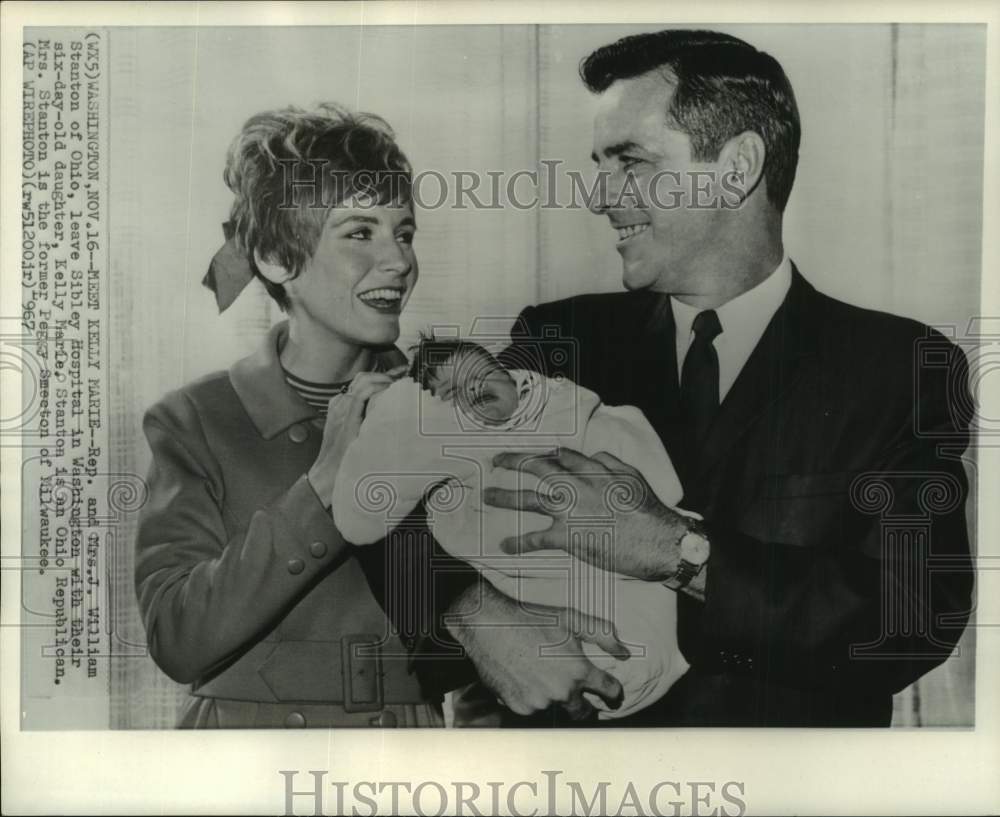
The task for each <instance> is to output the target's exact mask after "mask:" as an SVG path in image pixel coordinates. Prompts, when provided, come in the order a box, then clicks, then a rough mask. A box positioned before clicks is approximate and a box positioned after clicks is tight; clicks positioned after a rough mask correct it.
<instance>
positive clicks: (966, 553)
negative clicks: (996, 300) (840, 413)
mask: <svg viewBox="0 0 1000 817" xmlns="http://www.w3.org/2000/svg"><path fill="white" fill-rule="evenodd" d="M935 346H936V348H937V351H938V352H939V353H940V354H941V355H942V356H943V357H942V358H941V359H943V360H948V361H949V362H948V365H947V366H941V367H940V368H938V369H935V370H933V371H931V372H922V376H921V377H920V378H919V380H917V381H914V380H913V378H912V377H909V375H907V376H906V377H904V378H902V379H903V380H905V381H907V382H908V385H909V386H911V387H912V388H911V390H910V391H909V392H908V393H905V394H902V395H901V399H900V400H899V402H898V405H897V406H896V407H895V408H893V407H890V406H886V407H885V415H886V416H887V418H889V419H887V421H886V425H885V428H886V430H887V432H888V430H889V429H893V428H894V429H895V431H894V433H885V434H883V435H882V438H883V439H884V440H885V443H884V445H882V446H881V449H880V454H879V455H878V456H877V457H875V458H874V459H873V461H872V462H870V463H868V464H866V467H865V469H864V471H863V472H861V473H859V474H857V475H856V476H855V478H854V479H853V481H852V483H851V485H850V486H849V487H848V488H847V489H845V491H846V493H847V494H848V495H845V496H844V497H842V500H841V503H842V507H843V509H844V510H843V516H844V518H845V519H847V520H848V522H847V524H845V525H844V531H845V540H844V541H842V542H836V543H830V544H829V545H828V546H826V547H817V546H814V545H806V544H804V543H796V542H791V543H789V542H781V543H777V542H768V541H761V540H760V539H757V538H754V537H751V536H747V535H745V534H743V533H741V532H740V531H736V530H731V529H727V528H726V526H725V520H711V519H709V520H706V524H707V528H708V530H709V539H710V541H711V543H712V551H711V556H710V557H709V562H708V573H707V577H706V587H705V602H704V605H700V603H697V602H694V601H693V600H691V599H684V602H685V604H686V605H687V606H688V607H689V609H691V608H693V607H695V606H698V607H701V608H702V609H701V610H700V611H699V612H700V615H701V620H702V627H701V630H700V632H701V636H700V643H699V644H698V645H696V646H695V653H696V656H695V658H694V660H693V661H692V663H693V664H695V665H696V666H698V665H701V666H703V667H705V666H706V665H707V666H708V668H709V669H713V668H714V669H715V670H722V671H724V672H727V673H736V674H750V675H755V676H757V677H759V678H761V679H763V680H767V681H769V682H775V683H786V684H789V685H792V686H800V687H801V686H805V687H830V686H834V687H836V688H838V689H841V690H846V689H855V690H858V691H859V692H860V691H864V692H867V693H874V692H881V693H886V694H891V693H895V692H898V691H899V690H901V689H903V688H904V687H906V686H908V685H909V684H911V683H913V682H914V681H915V680H916V679H917V678H919V677H920V676H921V675H923V674H924V673H926V672H927V671H929V670H930V669H932V668H933V667H934V666H936V665H938V664H940V663H941V662H943V661H944V660H945V659H946V658H948V656H949V655H950V654H951V652H952V650H953V648H954V646H955V643H956V642H957V641H958V638H959V637H960V635H961V633H962V631H963V629H964V627H965V625H966V622H967V621H968V619H969V616H970V613H971V609H972V586H973V564H972V558H971V556H970V550H969V539H968V532H967V524H966V517H965V513H966V509H965V501H966V498H967V495H968V482H967V478H966V474H965V470H964V467H963V464H962V462H961V459H960V457H959V455H960V454H961V452H962V451H963V450H964V449H965V447H966V445H967V443H968V435H967V431H968V423H969V416H968V415H969V413H970V412H968V411H966V409H967V408H968V407H971V405H972V403H971V398H970V396H969V393H968V385H967V384H968V366H967V362H966V360H965V355H964V354H963V353H962V351H961V350H960V349H958V347H955V346H954V345H953V344H951V343H950V342H949V341H947V340H946V339H945V338H943V337H941V336H938V339H937V341H936V344H935ZM912 348H913V346H912V345H910V349H911V350H912ZM909 371H911V372H912V371H913V366H912V365H911V366H910V367H909ZM902 391H904V392H905V388H904V389H903V390H902ZM869 396H870V395H869ZM799 535H800V536H802V537H805V536H806V532H805V531H801V532H800V534H799Z"/></svg>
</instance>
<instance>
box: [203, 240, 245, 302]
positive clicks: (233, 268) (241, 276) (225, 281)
mask: <svg viewBox="0 0 1000 817" xmlns="http://www.w3.org/2000/svg"><path fill="white" fill-rule="evenodd" d="M222 233H223V235H224V236H225V238H226V243H225V244H223V245H222V246H221V247H220V248H219V250H218V252H216V253H215V255H214V256H212V263H211V264H209V265H208V272H206V273H205V277H204V278H202V279H201V283H202V285H203V286H206V287H208V288H209V289H210V290H212V292H214V293H215V302H216V304H218V307H219V313H220V314H221V313H223V312H225V311H226V310H227V309H228V308H229V306H230V305H231V304H232V303H233V301H235V300H236V298H237V297H238V296H239V294H240V293H241V292H242V291H243V289H244V287H246V285H247V284H249V283H250V281H251V280H253V269H252V268H251V267H250V261H249V259H248V258H247V255H246V253H245V252H244V251H243V250H241V249H240V248H239V246H238V245H237V243H236V238H235V236H236V228H235V226H234V225H233V222H231V221H227V222H226V223H225V224H223V225H222Z"/></svg>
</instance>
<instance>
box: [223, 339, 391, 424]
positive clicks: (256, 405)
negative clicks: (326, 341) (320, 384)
mask: <svg viewBox="0 0 1000 817" xmlns="http://www.w3.org/2000/svg"><path fill="white" fill-rule="evenodd" d="M287 334H288V321H282V322H281V323H277V324H275V325H274V326H272V327H271V329H270V331H269V332H268V333H267V337H266V338H265V339H264V342H263V343H262V344H261V345H260V347H259V348H258V349H257V351H256V352H254V353H253V354H252V355H250V356H248V357H245V358H243V359H242V360H238V361H236V363H234V364H233V365H232V366H231V367H230V369H229V380H230V382H231V383H232V384H233V389H234V390H235V391H236V395H237V397H239V399H240V402H241V403H242V404H243V408H244V409H245V410H246V413H247V414H248V415H249V416H250V419H251V420H252V421H253V424H254V426H255V427H256V429H257V431H258V432H259V433H260V435H261V436H262V437H263V438H264V439H265V440H270V439H272V438H273V437H276V436H277V435H278V434H280V433H281V432H282V431H284V430H285V429H286V428H288V427H289V426H290V425H293V424H294V423H301V422H303V421H306V420H311V419H313V418H314V417H317V416H318V413H317V411H316V410H315V409H314V408H313V407H312V406H310V405H309V404H308V403H307V402H306V401H305V400H303V399H302V397H301V396H300V395H299V394H298V392H296V391H295V389H293V388H292V387H291V386H290V385H289V384H288V382H287V381H286V380H285V370H284V369H282V367H281V361H280V360H279V359H278V349H280V348H281V346H282V344H283V343H284V339H285V337H286V336H287ZM377 359H378V361H379V365H380V366H383V367H384V368H385V369H391V368H393V367H395V366H399V365H400V364H402V363H405V362H406V356H405V355H404V354H403V353H402V352H401V351H400V350H399V349H397V348H396V347H395V346H388V347H384V348H382V349H380V350H379V352H378V358H377Z"/></svg>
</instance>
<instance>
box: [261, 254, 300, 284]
mask: <svg viewBox="0 0 1000 817" xmlns="http://www.w3.org/2000/svg"><path fill="white" fill-rule="evenodd" d="M253 260H254V263H255V264H256V265H257V269H259V270H260V274H261V275H263V276H264V277H265V278H267V280H268V281H270V282H271V283H272V284H283V283H285V282H286V281H288V280H289V279H290V278H291V277H292V276H291V275H289V274H288V270H286V269H285V268H284V267H283V266H282V265H281V264H276V263H274V262H273V261H271V260H270V259H268V258H265V257H264V256H262V255H261V254H260V250H254V251H253Z"/></svg>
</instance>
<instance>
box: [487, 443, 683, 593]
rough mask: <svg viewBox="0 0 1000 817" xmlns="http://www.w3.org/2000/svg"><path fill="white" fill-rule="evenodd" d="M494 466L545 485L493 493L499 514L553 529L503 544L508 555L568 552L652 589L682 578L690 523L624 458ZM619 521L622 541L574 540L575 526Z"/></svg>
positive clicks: (572, 454)
mask: <svg viewBox="0 0 1000 817" xmlns="http://www.w3.org/2000/svg"><path fill="white" fill-rule="evenodd" d="M493 464H494V465H495V466H496V467H498V468H508V469H511V470H517V471H523V472H525V473H528V474H533V475H534V476H536V477H538V479H539V483H538V486H537V487H536V488H533V489H521V490H511V489H504V488H488V489H486V491H485V492H484V497H483V498H484V501H485V502H486V503H487V504H489V505H494V506H496V507H499V508H511V509H517V510H523V511H531V512H534V513H540V514H544V515H546V516H549V517H551V518H552V520H553V523H552V526H551V527H549V528H547V529H545V530H542V531H536V532H533V533H525V534H522V535H521V536H516V537H510V538H508V539H505V540H503V542H501V544H500V547H501V549H502V550H503V551H504V552H506V553H512V554H517V553H529V552H532V551H536V550H550V549H558V550H564V551H566V552H568V553H570V554H571V555H573V556H575V557H576V558H578V559H581V560H583V561H585V562H588V563H589V564H592V565H595V566H596V567H600V568H602V569H604V570H608V571H612V572H615V573H619V574H622V575H626V576H633V577H635V578H637V579H642V580H644V581H655V582H662V581H664V580H666V579H668V578H670V577H671V576H673V575H674V573H675V572H676V570H677V566H678V564H679V562H680V551H679V547H678V544H679V542H680V540H681V538H682V537H683V536H684V534H685V533H686V532H687V525H686V523H685V521H684V517H683V516H682V515H681V514H679V513H677V512H676V511H674V510H673V509H671V508H669V507H667V506H666V505H664V504H663V503H661V502H660V501H659V499H658V498H657V497H656V494H655V493H654V492H653V490H652V489H651V488H650V487H649V483H648V482H647V481H646V480H645V478H644V477H643V476H642V474H641V473H640V472H639V471H638V470H637V469H635V468H633V467H632V466H631V465H628V464H627V463H624V462H622V461H621V460H620V459H618V458H617V457H615V456H613V455H611V454H608V453H605V452H600V453H598V454H595V455H594V456H593V457H587V456H584V455H583V454H581V453H579V452H577V451H573V450H572V449H569V448H560V449H557V450H555V451H551V452H546V453H544V454H538V453H534V454H530V453H528V454H526V453H509V452H508V453H502V454H498V455H497V456H496V457H495V458H494V460H493ZM573 518H577V519H584V518H587V519H591V520H593V519H601V518H609V519H613V527H614V532H615V535H614V538H613V540H612V541H611V543H610V546H609V545H608V542H607V541H606V539H605V538H604V537H601V536H588V535H586V534H585V533H581V534H580V535H574V534H571V532H570V530H569V527H568V526H567V522H568V521H569V520H571V519H573Z"/></svg>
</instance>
